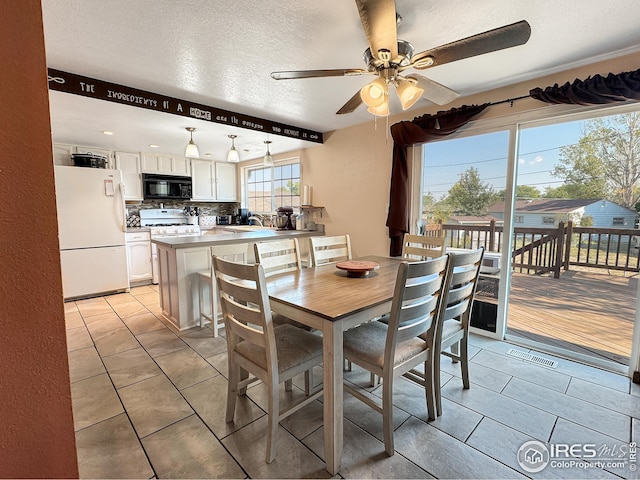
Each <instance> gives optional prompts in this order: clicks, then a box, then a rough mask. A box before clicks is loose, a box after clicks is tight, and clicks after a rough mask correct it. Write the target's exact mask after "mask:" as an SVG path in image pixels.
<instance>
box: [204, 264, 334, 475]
mask: <svg viewBox="0 0 640 480" xmlns="http://www.w3.org/2000/svg"><path fill="white" fill-rule="evenodd" d="M213 263H214V270H215V275H216V281H217V286H218V290H219V294H220V304H221V307H222V313H223V316H224V322H225V328H226V334H227V353H228V360H229V381H228V384H227V385H228V387H227V408H226V421H227V422H232V421H233V419H234V416H235V407H236V397H237V395H244V394H246V388H247V386H248V385H249V384H251V383H252V382H255V381H257V380H262V382H263V383H264V384H265V385H266V387H267V390H268V402H267V405H268V406H267V417H268V428H267V451H266V462H267V463H271V462H272V461H273V460H274V459H275V456H276V445H275V443H276V434H277V431H278V425H279V423H280V420H283V419H285V418H286V417H288V416H289V415H291V414H293V413H295V412H297V411H298V410H299V409H301V408H302V407H304V406H306V405H308V404H309V403H310V402H312V401H314V400H316V399H317V398H319V397H320V395H322V390H321V389H319V390H317V391H315V392H314V393H312V394H309V395H305V396H304V397H303V398H302V399H301V400H299V401H297V402H295V403H294V404H293V405H291V406H289V407H288V408H286V409H283V410H281V409H280V403H279V392H278V390H279V385H280V384H281V383H283V382H285V383H286V382H290V381H291V379H292V378H293V377H295V376H296V375H298V374H301V373H303V372H308V371H309V370H311V369H312V368H313V367H314V366H316V365H320V364H321V363H322V337H320V336H318V335H314V334H312V333H310V332H308V331H306V330H302V329H300V328H297V327H295V326H293V325H289V324H283V325H278V326H274V325H273V321H272V318H271V309H270V306H269V294H268V293H267V287H266V280H265V275H264V268H263V266H262V265H260V264H254V265H246V264H240V263H234V262H229V261H227V260H223V259H221V258H219V257H215V256H214V257H213ZM243 372H248V373H249V374H251V375H252V377H248V378H247V376H246V374H244V373H243Z"/></svg>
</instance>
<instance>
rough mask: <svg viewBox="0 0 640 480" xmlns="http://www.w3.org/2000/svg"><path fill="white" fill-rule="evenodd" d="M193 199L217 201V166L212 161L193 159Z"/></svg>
mask: <svg viewBox="0 0 640 480" xmlns="http://www.w3.org/2000/svg"><path fill="white" fill-rule="evenodd" d="M191 181H192V186H191V199H192V200H204V201H215V200H216V164H215V163H214V162H212V161H210V160H196V159H191Z"/></svg>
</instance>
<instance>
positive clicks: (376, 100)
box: [271, 0, 531, 116]
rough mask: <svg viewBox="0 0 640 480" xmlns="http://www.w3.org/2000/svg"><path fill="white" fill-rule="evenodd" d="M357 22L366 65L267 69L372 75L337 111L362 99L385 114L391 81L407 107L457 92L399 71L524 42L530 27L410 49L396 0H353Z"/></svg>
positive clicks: (292, 74)
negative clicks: (399, 30)
mask: <svg viewBox="0 0 640 480" xmlns="http://www.w3.org/2000/svg"><path fill="white" fill-rule="evenodd" d="M355 2H356V5H357V7H358V12H359V13H360V20H361V22H362V27H363V28H364V32H365V34H366V36H367V40H368V42H369V48H367V49H366V50H365V52H364V62H365V63H366V65H367V68H366V69H360V68H352V69H333V70H298V71H295V70H294V71H281V72H272V73H271V77H272V78H274V79H276V80H288V79H297V78H314V77H342V76H345V77H349V76H356V75H375V76H376V77H377V78H376V79H375V80H373V81H372V82H370V83H368V84H367V85H365V86H364V87H363V88H362V89H361V90H359V91H358V92H356V94H355V95H354V96H353V97H351V98H350V99H349V100H348V101H347V103H345V104H344V105H343V106H342V108H340V110H338V111H337V112H336V113H337V114H344V113H351V112H353V111H354V110H355V109H356V108H358V107H359V106H360V104H361V103H363V102H364V103H365V104H366V105H367V107H368V111H369V112H370V113H372V114H374V115H380V116H386V115H389V98H388V97H389V86H390V85H393V86H394V87H395V89H396V93H397V94H398V97H399V98H400V102H401V104H402V108H403V110H406V109H408V108H410V107H411V106H412V105H413V104H415V103H416V102H417V101H418V100H419V99H420V97H424V98H426V99H427V100H429V101H431V102H433V103H435V104H437V105H445V104H447V103H449V102H451V101H453V100H455V99H456V98H458V97H459V96H460V94H459V93H458V92H456V91H454V90H452V89H450V88H448V87H445V86H444V85H441V84H439V83H438V82H435V81H433V80H430V79H428V78H426V77H423V76H422V75H418V74H415V73H414V74H411V75H407V76H403V75H401V73H402V72H404V71H405V70H407V69H409V68H414V69H416V70H425V69H427V68H430V67H434V66H437V65H443V64H445V63H451V62H455V61H458V60H462V59H464V58H469V57H475V56H477V55H483V54H485V53H490V52H495V51H498V50H503V49H505V48H511V47H515V46H517V45H523V44H525V43H527V41H528V40H529V37H530V36H531V27H530V26H529V24H528V23H527V22H526V21H525V20H521V21H519V22H516V23H512V24H511V25H505V26H502V27H499V28H495V29H493V30H489V31H486V32H483V33H479V34H477V35H472V36H470V37H467V38H463V39H461V40H457V41H455V42H451V43H447V44H445V45H441V46H439V47H436V48H432V49H431V50H425V51H424V52H420V53H417V54H414V48H413V45H411V44H410V43H409V42H407V41H404V40H399V39H398V34H397V26H398V20H399V19H400V17H399V16H398V15H397V14H396V5H395V0H355Z"/></svg>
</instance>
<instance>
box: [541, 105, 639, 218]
mask: <svg viewBox="0 0 640 480" xmlns="http://www.w3.org/2000/svg"><path fill="white" fill-rule="evenodd" d="M560 161H561V162H562V163H561V164H559V165H557V166H556V167H555V168H554V169H553V172H552V173H553V175H555V176H558V177H560V178H562V179H563V180H564V182H565V185H563V187H565V189H564V193H566V194H567V195H568V198H607V199H609V200H612V201H614V202H616V203H618V204H620V205H623V206H625V207H627V208H634V206H635V204H636V203H637V202H638V201H639V200H640V188H638V187H639V186H640V113H637V112H634V113H628V114H624V115H614V116H612V117H606V118H595V119H592V120H589V121H587V122H586V123H585V127H584V130H583V136H582V138H580V140H579V141H578V143H577V144H575V145H567V146H565V147H562V148H561V149H560Z"/></svg>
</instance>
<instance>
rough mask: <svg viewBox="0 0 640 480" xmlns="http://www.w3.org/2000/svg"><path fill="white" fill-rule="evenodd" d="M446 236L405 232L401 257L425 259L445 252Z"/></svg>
mask: <svg viewBox="0 0 640 480" xmlns="http://www.w3.org/2000/svg"><path fill="white" fill-rule="evenodd" d="M446 240H447V239H446V237H444V236H441V237H440V236H439V237H432V236H426V235H411V234H408V233H406V234H405V235H404V238H403V240H402V258H403V259H406V260H409V261H411V260H427V259H428V258H436V257H439V256H441V255H444V254H445V253H446V252H447V245H446Z"/></svg>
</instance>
